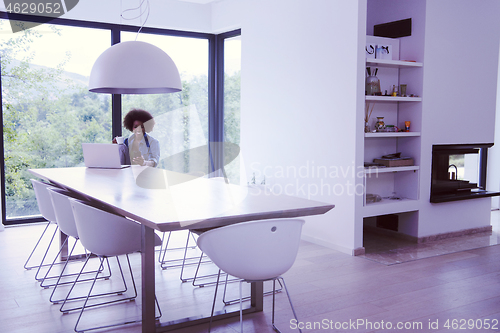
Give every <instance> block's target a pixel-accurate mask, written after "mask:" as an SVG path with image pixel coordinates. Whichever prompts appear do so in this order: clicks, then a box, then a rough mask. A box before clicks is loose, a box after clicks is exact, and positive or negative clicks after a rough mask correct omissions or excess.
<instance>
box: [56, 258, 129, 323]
mask: <svg viewBox="0 0 500 333" xmlns="http://www.w3.org/2000/svg"><path fill="white" fill-rule="evenodd" d="M89 259H90V256H89V257H88V258H87V260H86V261H85V264H84V265H83V267H82V269H81V270H80V273H79V274H78V276H77V278H76V279H75V281H74V282H73V284H72V286H71V289H70V290H69V292H68V295H67V296H66V299H64V301H63V303H62V304H61V307H60V309H59V311H61V312H62V313H68V312H70V311H75V310H81V308H82V307H80V306H78V307H73V308H69V309H68V308H65V307H64V306H65V305H66V303H68V301H74V300H81V299H84V298H86V297H87V296H78V297H70V296H71V293H72V292H73V289H74V287H75V285H76V284H77V283H78V282H81V281H83V280H79V278H80V276H81V274H84V273H83V271H84V270H85V266H86V265H87V263H88V261H89ZM104 259H106V258H105V257H99V260H100V265H99V267H101V266H102V265H103V261H104ZM127 260H129V258H128V255H127ZM116 261H117V263H118V268H119V269H120V274H121V277H122V282H123V285H124V289H123V290H116V291H112V292H107V293H100V294H95V295H91V296H90V297H100V296H107V295H121V294H123V293H125V292H127V290H128V286H127V282H126V281H125V276H124V274H123V270H122V266H121V264H120V259H119V258H118V257H116ZM129 268H130V262H129ZM98 274H99V272H98V270H97V273H96V276H98ZM92 280H97V278H95V277H94V279H92ZM132 284H133V287H134V296H132V297H128V298H125V299H119V300H114V301H108V302H101V303H96V304H92V305H89V306H87V308H90V307H94V306H99V305H104V304H110V303H116V302H121V301H126V300H131V299H134V298H136V297H137V288H136V285H135V280H134V279H133V276H132ZM93 285H94V282H93V283H92V287H91V288H93ZM91 291H92V290H91ZM85 304H86V302H85Z"/></svg>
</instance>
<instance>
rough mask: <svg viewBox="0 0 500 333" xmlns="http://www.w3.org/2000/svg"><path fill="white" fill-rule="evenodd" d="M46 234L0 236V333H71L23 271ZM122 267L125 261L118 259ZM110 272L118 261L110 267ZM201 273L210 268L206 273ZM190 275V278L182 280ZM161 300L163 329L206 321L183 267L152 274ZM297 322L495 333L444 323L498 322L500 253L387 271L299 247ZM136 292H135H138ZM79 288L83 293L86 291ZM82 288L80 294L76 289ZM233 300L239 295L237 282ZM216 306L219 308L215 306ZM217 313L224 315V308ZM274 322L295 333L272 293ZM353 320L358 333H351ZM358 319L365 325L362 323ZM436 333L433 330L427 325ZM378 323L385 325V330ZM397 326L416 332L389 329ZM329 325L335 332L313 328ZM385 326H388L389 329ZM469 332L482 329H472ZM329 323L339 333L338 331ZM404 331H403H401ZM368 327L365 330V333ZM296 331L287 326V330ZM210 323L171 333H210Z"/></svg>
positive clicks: (253, 332) (254, 320)
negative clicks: (180, 319) (182, 320)
mask: <svg viewBox="0 0 500 333" xmlns="http://www.w3.org/2000/svg"><path fill="white" fill-rule="evenodd" d="M41 231H42V226H41V225H35V226H23V227H10V228H6V229H5V231H4V232H0V250H1V253H2V256H1V257H0V265H1V269H0V281H1V283H0V293H1V294H0V295H1V297H0V332H2V333H3V332H8V333H21V332H23V333H24V332H30V333H34V332H36V333H45V332H46V333H63V332H64V333H69V332H73V326H74V322H75V320H76V317H77V314H73V313H70V314H66V315H62V314H61V313H60V312H59V308H58V306H56V305H51V304H50V303H49V302H48V298H49V296H50V293H51V289H42V288H40V287H39V286H38V284H37V283H36V282H35V281H34V275H35V272H34V271H33V270H30V271H26V270H25V269H24V268H23V267H22V266H23V264H24V261H25V259H26V258H27V255H28V254H29V251H30V250H31V248H32V246H33V244H34V241H35V240H36V239H37V236H38V235H39V234H40V233H41ZM139 260H140V258H139V256H137V255H134V256H133V257H132V263H133V266H134V273H136V279H137V281H138V282H139V281H140V270H139ZM124 262H125V261H124ZM113 265H114V262H113ZM204 269H205V270H212V269H213V268H210V266H208V265H206V266H205V267H204ZM113 272H114V275H113V278H112V279H111V280H110V281H99V282H98V284H99V286H102V287H103V288H109V287H110V286H115V285H118V282H117V280H118V279H117V277H118V274H117V273H116V269H114V270H113ZM186 273H188V275H189V274H190V272H189V271H188V272H186ZM156 279H157V296H158V298H159V301H160V305H161V308H162V311H163V317H162V321H168V320H171V319H173V318H175V317H176V316H185V315H195V314H197V313H203V314H208V313H209V311H210V307H211V302H212V297H213V291H214V289H213V287H209V286H207V287H204V288H197V287H193V286H192V285H190V284H189V283H182V282H181V281H180V280H179V269H167V270H163V271H162V270H160V269H158V270H157V275H156ZM285 279H286V282H287V285H288V287H289V290H290V293H291V295H292V300H293V302H294V305H295V309H296V311H297V315H298V317H299V320H301V321H302V322H303V323H304V325H306V324H308V323H310V325H312V326H311V327H314V323H315V322H316V328H311V329H304V330H303V332H386V331H393V332H453V331H460V332H464V331H466V332H500V323H498V324H497V325H496V328H495V329H489V330H478V329H477V328H475V329H468V328H469V327H468V326H467V325H468V323H471V322H468V323H467V324H465V326H462V327H464V328H467V329H465V330H464V329H456V330H454V329H447V328H446V327H445V326H444V325H445V323H446V321H447V320H450V322H449V323H450V325H451V324H452V322H451V320H458V321H457V323H459V325H460V320H470V319H473V320H478V319H481V320H482V322H483V323H484V320H485V319H490V323H491V322H492V320H497V321H498V320H500V246H498V245H495V246H490V247H485V248H480V249H475V250H469V251H464V252H458V253H454V254H448V255H442V256H437V257H432V258H427V259H421V260H416V261H412V262H407V263H402V264H397V265H392V266H385V265H382V264H380V263H376V262H373V261H369V260H367V259H363V258H359V257H352V256H349V255H346V254H343V253H339V252H337V251H334V250H331V249H327V248H324V247H321V246H318V245H314V244H311V243H307V242H303V243H302V244H301V247H300V251H299V255H298V258H297V261H296V262H295V265H294V266H293V267H292V269H291V270H290V271H289V272H288V273H287V274H286V275H285ZM139 285H140V284H139ZM82 288H83V287H82ZM82 290H83V289H82ZM229 292H230V293H231V295H237V284H234V283H233V284H231V285H230V290H229ZM139 302H140V298H139V299H138V300H137V301H135V302H128V303H125V304H121V305H115V306H108V307H105V308H102V309H99V310H94V311H89V312H88V315H87V316H86V318H85V320H86V322H85V323H89V324H93V323H97V322H99V321H101V320H106V321H108V322H109V321H110V320H115V319H119V318H120V317H126V318H127V319H130V318H134V316H136V315H137V314H138V313H140V312H139V309H140V304H139ZM220 303H221V302H220ZM264 307H265V310H264V312H262V313H257V314H252V315H248V316H245V318H244V325H245V332H248V333H266V332H272V328H271V326H270V323H271V311H270V309H271V298H270V297H266V298H265V300H264ZM218 309H219V310H222V309H223V307H222V305H221V304H218ZM276 316H277V318H276V323H277V326H278V327H279V328H280V329H281V330H282V331H283V332H298V330H293V329H292V328H291V325H290V319H291V318H292V314H291V311H290V307H289V306H288V304H287V300H286V295H285V294H284V293H280V294H278V295H277V309H276ZM349 321H351V322H358V323H359V324H360V325H359V326H357V327H355V328H354V326H347V327H346V325H347V324H348V323H349ZM361 321H363V322H361ZM436 321H437V323H438V325H439V326H438V328H437V329H434V327H432V329H431V328H429V323H433V324H434V323H436ZM382 322H383V325H384V326H381V325H382ZM398 322H401V323H404V324H406V325H407V326H406V327H407V328H409V327H410V326H411V325H419V324H418V323H421V324H422V326H421V328H420V327H418V326H415V327H414V328H412V329H406V330H405V329H401V330H397V329H394V327H395V326H396V324H397V323H398ZM319 323H323V324H324V323H329V324H330V323H332V324H331V325H332V327H331V328H328V329H326V328H325V327H318V324H319ZM388 323H391V324H392V325H393V329H392V330H388V329H387V325H388ZM474 323H475V324H474V325H477V324H479V321H475V322H474ZM335 324H337V327H338V325H342V324H343V325H344V329H342V328H340V329H335ZM404 324H403V325H404ZM370 325H371V326H370ZM214 326H215V329H213V330H212V332H227V333H231V332H233V333H234V332H237V331H238V330H239V322H238V318H237V317H236V318H232V319H227V320H223V321H218V322H215V325H214ZM292 326H293V325H292ZM383 328H384V329H383ZM206 331H207V325H199V326H195V327H191V328H185V329H182V330H177V331H174V332H176V333H181V332H182V333H195V332H206ZM106 332H124V333H129V332H130V333H132V332H140V325H138V324H132V325H128V326H122V327H119V328H115V329H110V330H107V331H106Z"/></svg>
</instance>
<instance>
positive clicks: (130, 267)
mask: <svg viewBox="0 0 500 333" xmlns="http://www.w3.org/2000/svg"><path fill="white" fill-rule="evenodd" d="M126 257H127V263H128V267H129V270H130V276H131V278H132V284H133V286H134V291H135V293H134V296H132V297H126V298H123V299H119V300H113V301H109V302H102V303H99V304H92V305H90V306H87V302H88V300H89V298H90V297H93V296H96V295H91V293H92V289H93V288H94V285H95V281H96V280H97V274H96V276H95V278H94V281H93V282H92V285H91V287H90V290H89V293H88V295H87V298H86V299H85V303H84V304H83V306H82V307H81V309H80V314H79V315H78V319H77V321H76V324H75V332H84V331H89V330H96V329H103V328H108V327H115V326H120V325H125V324H132V323H136V322H140V321H141V319H137V320H128V321H126V322H122V323H115V324H110V325H103V326H99V327H92V328H86V329H80V330H79V329H78V324H79V323H80V320H81V318H82V316H83V311H84V310H85V309H88V308H90V307H94V306H100V305H104V304H112V303H118V302H124V301H128V300H131V299H134V298H136V297H137V288H136V285H135V280H134V274H133V272H132V266H131V264H130V259H129V256H128V254H127V255H126ZM100 259H101V261H102V260H103V259H102V258H100ZM116 259H117V262H118V266H119V267H120V271H121V270H122V269H121V265H120V260H119V259H118V257H116ZM101 263H102V262H101ZM122 277H123V279H125V278H124V276H123V271H122ZM155 303H156V306H157V307H158V311H159V316H158V317H155V318H156V319H158V318H160V317H161V316H162V313H161V309H160V305H159V303H158V299H157V298H156V297H155Z"/></svg>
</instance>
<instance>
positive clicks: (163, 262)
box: [158, 231, 196, 280]
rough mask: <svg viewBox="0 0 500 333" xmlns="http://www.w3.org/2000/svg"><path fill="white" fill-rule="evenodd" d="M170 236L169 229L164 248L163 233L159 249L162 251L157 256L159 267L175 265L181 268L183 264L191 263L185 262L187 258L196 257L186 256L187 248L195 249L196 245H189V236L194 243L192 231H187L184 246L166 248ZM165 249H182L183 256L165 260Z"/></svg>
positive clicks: (165, 267)
mask: <svg viewBox="0 0 500 333" xmlns="http://www.w3.org/2000/svg"><path fill="white" fill-rule="evenodd" d="M170 236H171V232H170V231H169V235H168V237H167V242H166V245H165V248H164V249H163V243H164V241H163V239H164V237H165V234H163V239H162V248H161V249H160V251H163V255H162V253H161V252H160V255H159V256H158V261H159V262H160V267H161V269H167V268H175V267H182V268H183V267H184V266H185V265H192V264H193V263H186V261H187V260H193V259H196V257H191V258H187V250H188V249H195V248H196V245H194V246H189V240H190V237H192V238H193V240H194V242H195V244H196V239H195V238H194V236H193V235H192V233H191V232H188V236H187V240H186V246H183V247H176V248H171V249H168V243H169V242H170ZM167 250H170V251H173V250H184V256H183V257H182V258H178V259H169V260H165V256H166V254H167ZM179 262H180V263H179ZM181 275H182V272H181ZM181 280H182V279H181Z"/></svg>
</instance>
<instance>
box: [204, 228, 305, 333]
mask: <svg viewBox="0 0 500 333" xmlns="http://www.w3.org/2000/svg"><path fill="white" fill-rule="evenodd" d="M303 224H304V220H301V219H273V220H261V221H252V222H244V223H237V224H233V225H229V226H225V227H221V228H217V229H213V230H209V231H207V232H205V233H203V234H201V235H200V237H199V238H198V246H199V247H200V249H201V250H202V251H203V252H204V253H205V254H207V255H208V257H209V258H210V259H211V260H212V261H213V262H214V263H215V264H216V265H217V266H218V267H219V268H220V269H221V270H222V271H224V272H226V273H227V274H229V275H232V276H235V277H237V278H240V279H242V280H241V281H240V329H241V332H243V306H242V301H241V299H242V295H241V285H242V282H243V281H246V282H260V281H268V280H272V281H273V310H272V325H273V329H274V330H276V331H278V332H279V330H278V329H277V328H276V326H275V325H274V304H275V296H274V294H275V293H274V291H275V281H276V280H277V279H280V280H281V281H282V283H283V287H284V288H285V291H286V293H287V296H288V300H289V302H290V306H291V308H292V312H293V315H294V317H295V319H297V316H296V314H295V309H294V308H293V305H292V301H291V299H290V295H289V293H288V290H287V288H286V284H285V281H284V280H283V278H282V277H281V275H282V274H284V273H285V272H286V271H288V270H289V269H290V267H292V265H293V263H294V261H295V258H296V257H297V252H298V249H299V244H300V234H301V231H302V225H303ZM217 286H218V283H217V284H216V288H215V295H214V302H213V305H212V317H213V312H214V308H215V300H216V297H217ZM211 324H212V318H211V319H210V326H209V332H210V329H211ZM299 331H300V330H299Z"/></svg>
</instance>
